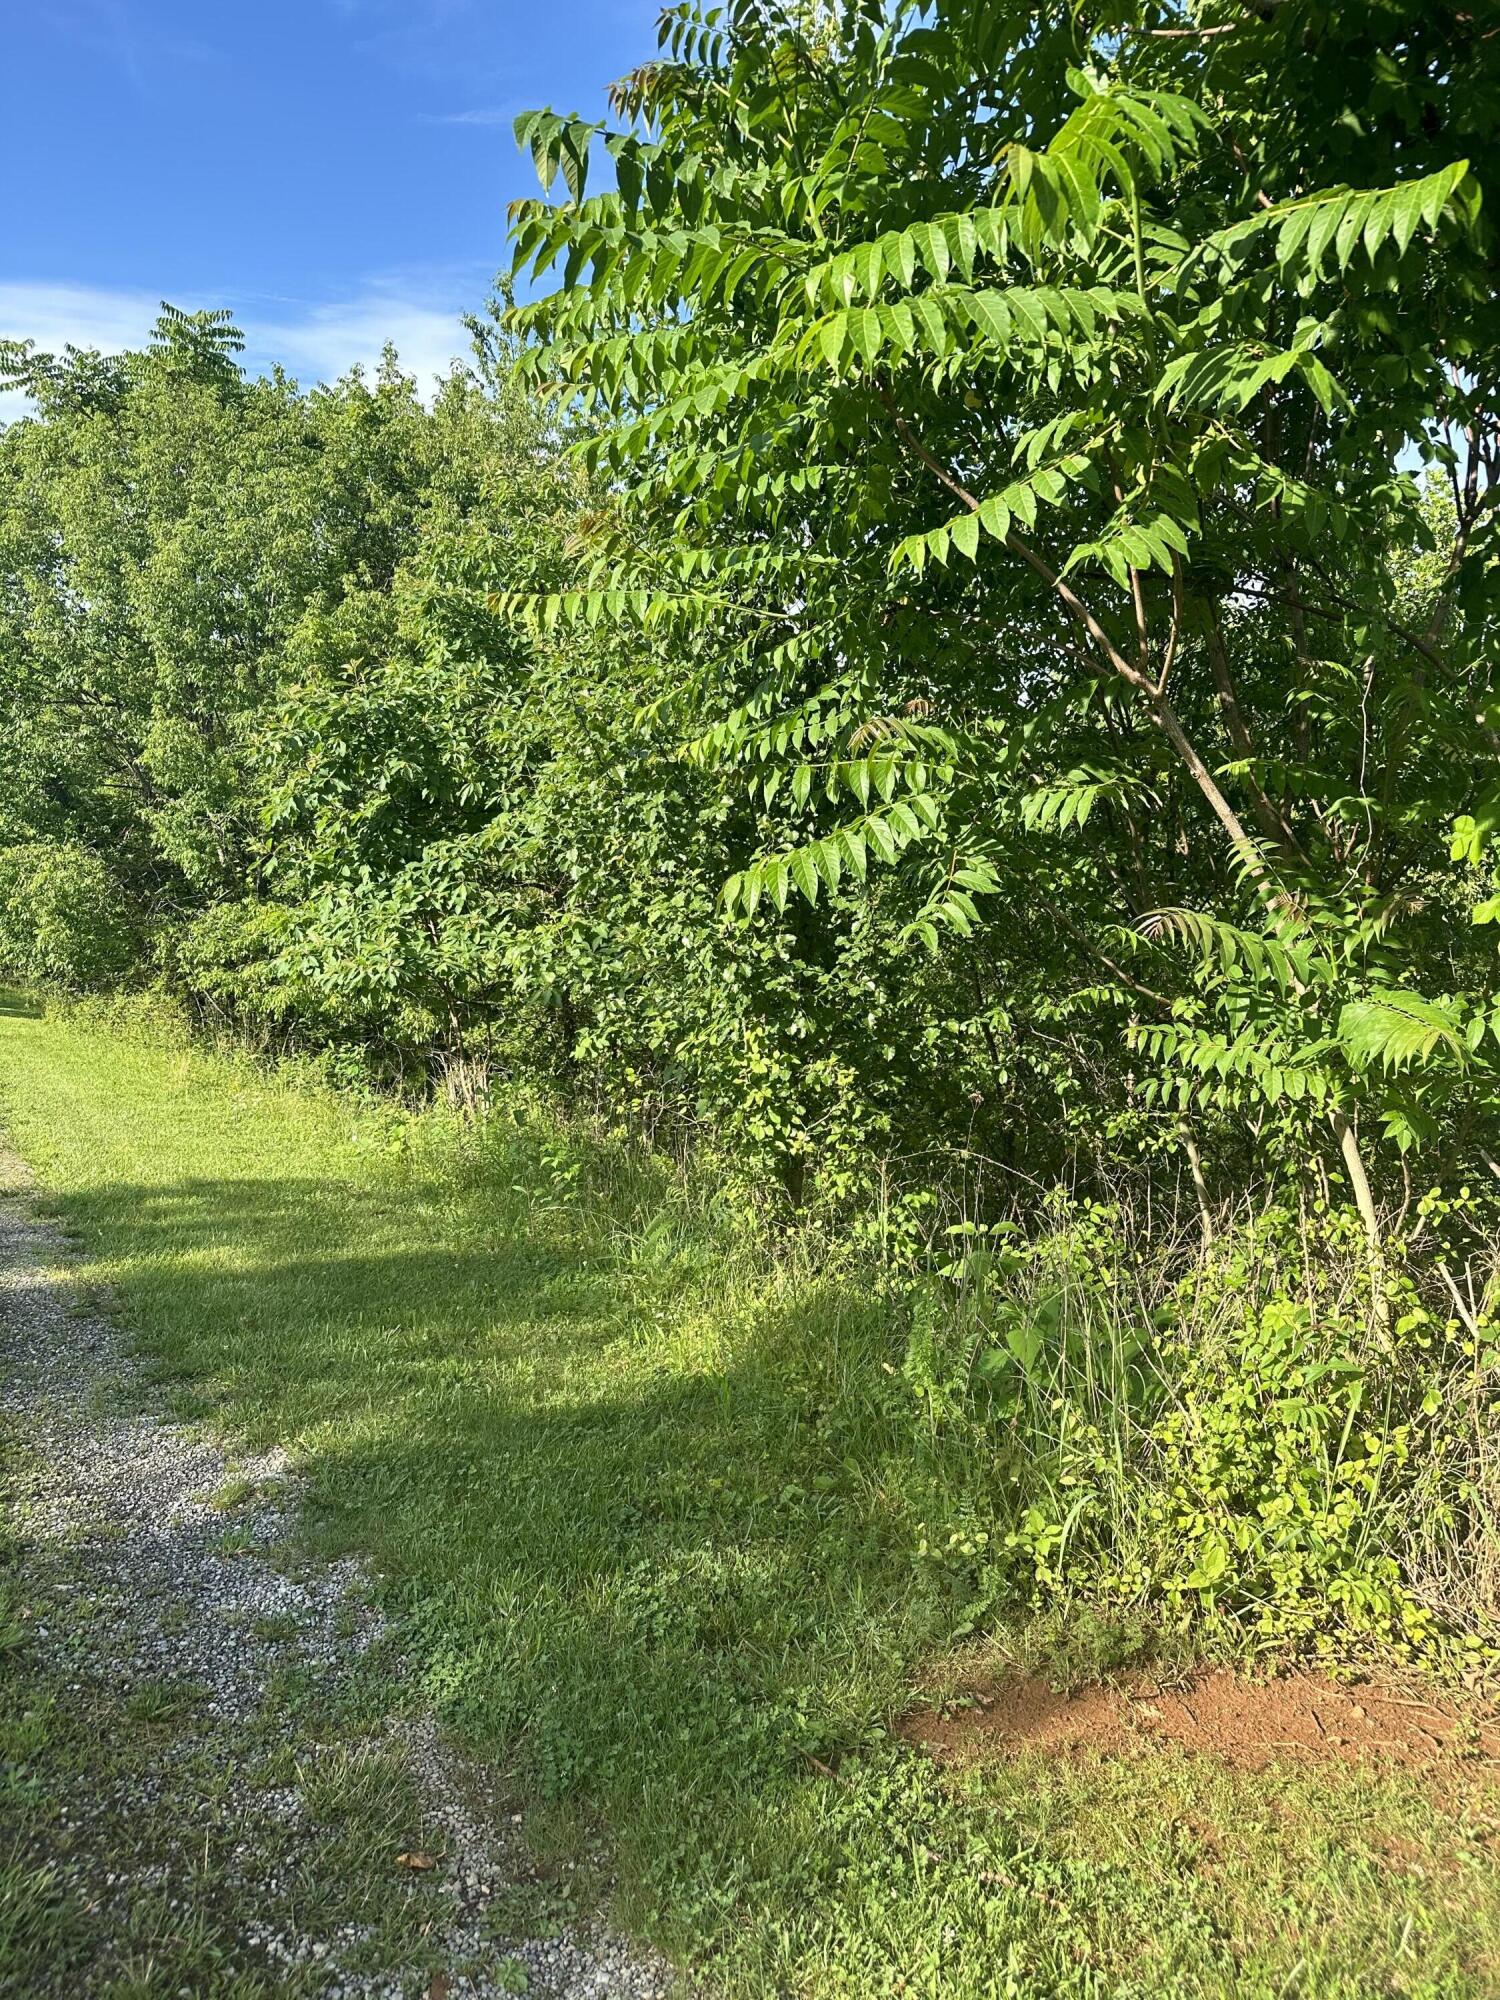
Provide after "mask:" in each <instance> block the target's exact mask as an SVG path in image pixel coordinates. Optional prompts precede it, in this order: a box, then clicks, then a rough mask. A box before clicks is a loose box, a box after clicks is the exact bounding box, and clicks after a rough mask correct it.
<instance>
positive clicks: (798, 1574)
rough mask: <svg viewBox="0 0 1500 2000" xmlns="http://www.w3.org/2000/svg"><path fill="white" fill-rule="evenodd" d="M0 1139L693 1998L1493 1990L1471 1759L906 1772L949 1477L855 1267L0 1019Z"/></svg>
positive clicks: (153, 1049) (1485, 1815)
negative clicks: (303, 1481) (598, 1841)
mask: <svg viewBox="0 0 1500 2000" xmlns="http://www.w3.org/2000/svg"><path fill="white" fill-rule="evenodd" d="M0 1112H3V1116H4V1118H5V1119H6V1121H7V1123H8V1125H9V1127H10V1129H11V1131H12V1133H13V1135H14V1137H15V1140H16V1142H17V1144H18V1145H19V1147H20V1148H21V1150H22V1151H23V1152H24V1153H25V1154H26V1155H27V1157H28V1158H29V1160H30V1161H31V1163H32V1165H33V1167H34V1169H35V1171H36V1174H37V1178H38V1180H39V1182H40V1183H41V1185H42V1187H43V1188H44V1189H45V1190H46V1191H47V1193H48V1196H49V1198H50V1200H51V1201H52V1202H53V1203H54V1204H55V1206H56V1209H57V1211H58V1213H59V1214H60V1216H61V1217H62V1218H63V1220H64V1222H65V1223H66V1225H67V1226H68V1227H69V1229H70V1230H71V1231H73V1232H74V1233H75V1235H76V1236H77V1238H78V1241H79V1245H80V1250H81V1253H82V1258H83V1264H82V1275H83V1277H84V1280H85V1282H87V1283H91V1284H96V1285H98V1286H99V1287H100V1288H101V1289H102V1288H108V1290H109V1292H110V1293H111V1294H112V1296H113V1298H114V1299H115V1300H116V1301H117V1302H118V1306H119V1309H120V1310H121V1312H122V1313H123V1314H124V1315H125V1317H126V1319H127V1321H128V1322H129V1324H130V1325H131V1326H132V1327H133V1328H135V1329H137V1330H138V1331H139V1334H140V1337H141V1340H142V1342H143V1344H144V1346H145V1348H146V1350H147V1351H148V1352H149V1354H151V1355H152V1356H153V1357H154V1358H155V1360H156V1362H157V1365H158V1366H159V1368H160V1370H161V1372H162V1374H163V1376H164V1377H165V1378H168V1379H169V1380H170V1381H171V1383H172V1385H173V1391H172V1393H173V1397H174V1401H175V1403H176V1405H177V1406H178V1407H179V1408H180V1409H181V1411H182V1412H183V1413H184V1414H192V1415H201V1416H204V1417H206V1418H210V1419H211V1420H213V1421H215V1422H217V1423H220V1424H222V1425H224V1426H225V1427H226V1428H228V1429H229V1430H230V1431H231V1432H232V1433H233V1434H234V1435H235V1436H236V1437H238V1438H241V1439H243V1440H244V1441H245V1442H246V1443H247V1444H252V1445H253V1444H269V1443H272V1442H280V1443H284V1444H286V1445H287V1446H288V1447H290V1448H291V1449H292V1451H293V1452H294V1453H295V1454H296V1456H297V1458H298V1459H299V1461H300V1462H301V1464H302V1465H303V1467H304V1468H305V1470H306V1473H307V1475H308V1478H309V1481H310V1485H311V1491H312V1494H313V1498H314V1503H315V1509H316V1513H315V1527H316V1533H317V1536H318V1539H319V1540H320V1541H321V1542H322V1543H323V1544H324V1545H325V1546H326V1547H328V1548H329V1549H336V1548H352V1549H358V1550H359V1551H361V1552H363V1553H366V1554H368V1555H369V1556H371V1557H372V1558H373V1560H374V1562H375V1563H376V1565H377V1566H378V1568H379V1570H380V1573H381V1575H382V1577H383V1578H384V1580H385V1581H384V1588H385V1590H386V1593H387V1597H388V1601H389V1604H390V1607H391V1608H392V1610H393V1611H394V1612H395V1614H396V1615H397V1616H398V1617H399V1618H400V1620H401V1622H402V1627H403V1637H404V1641H405V1644H406V1646H407V1649H408V1651H409V1653H410V1655H411V1657H412V1658H413V1659H414V1660H415V1661H417V1662H418V1663H419V1668H420V1674H421V1682H422V1686H421V1693H422V1694H423V1696H424V1698H426V1699H428V1700H430V1701H431V1702H432V1703H434V1704H435V1705H436V1707H437V1708H438V1710H439V1712H440V1713H441V1714H442V1715H443V1716H444V1718H445V1719H446V1720H447V1721H448V1722H449V1723H450V1725H451V1726H453V1727H454V1728H455V1729H456V1730H457V1731H458V1732H459V1733H460V1734H461V1735H462V1737H463V1738H464V1739H465V1740H466V1741H467V1742H468V1743H469V1744H470V1745H471V1746H473V1747H474V1748H476V1749H478V1750H480V1751H482V1752H484V1753H485V1754H487V1755H489V1756H491V1757H493V1758H495V1759H496V1760H498V1761H500V1762H501V1763H502V1764H503V1765H504V1766H505V1768H506V1770H507V1773H508V1774H509V1776H510V1778H511V1780H512V1782H514V1783H515V1784H516V1785H518V1786H519V1787H521V1788H523V1789H524V1791H525V1792H526V1793H528V1794H529V1795H530V1796H531V1797H533V1798H535V1799H538V1800H542V1801H546V1802H549V1803H550V1808H551V1810H550V1813H547V1814H544V1815H543V1820H544V1822H550V1829H551V1838H552V1840H553V1841H554V1842H555V1844H556V1846H557V1848H558V1850H559V1851H563V1850H565V1849H566V1848H567V1847H568V1846H570V1845H571V1844H572V1843H574V1842H575V1841H577V1840H578V1838H579V1835H580V1828H581V1825H582V1824H583V1823H584V1822H585V1821H589V1820H592V1819H593V1818H594V1817H595V1816H602V1818H603V1819H604V1820H605V1821H606V1822H607V1823H608V1825H609V1827H610V1830H611V1833H612V1836H613V1840H614V1845H615V1850H616V1853H617V1855H618V1860H619V1865H620V1874H621V1884H622V1886H621V1904H622V1908H621V1914H622V1916H623V1917H624V1918H625V1920H626V1921H627V1922H629V1923H632V1924H634V1925H635V1926H636V1927H638V1928H639V1929H641V1930H643V1931H645V1932H647V1933H648V1934H649V1935H651V1936H652V1937H653V1938H654V1939H656V1940H657V1941H658V1942H660V1943H662V1944H663V1945H664V1946H666V1948H668V1949H669V1950H673V1951H676V1952H678V1953H680V1954H682V1955H684V1956H686V1955H690V1954H691V1955H696V1956H706V1957H707V1958H709V1959H711V1960H712V1962H713V1964H714V1968H715V1971H716V1973H717V1975H718V1977H719V1978H721V1979H722V1981H723V1982H724V1984H725V1985H726V1987H727V1988H728V1989H729V1990H730V1991H731V1992H734V1993H743V1994H745V1995H764V1994H766V1993H768V1992H773V1991H777V1990H789V1991H796V1992H799V1993H805V1994H809V1995H818V1996H824V1995H827V1996H834V1995H846V1996H864V1995H873V1994H885V1993H903V1994H908V1995H930V1996H933V2000H936V1996H939V1995H941V1996H943V2000H968V1996H981V1995H983V1996H988V1995H992V1994H993V1995H1002V1994H1003V1995H1014V1996H1018V2000H1023V1996H1035V2000H1053V1996H1069V1995H1078V1996H1084V1995H1100V1994H1106V1993H1107V1994H1119V1995H1122V1996H1123V1995H1125V1994H1133V1993H1142V1994H1145V1993H1151V1994H1173V1995H1182V1996H1195V2000H1196V1996H1205V1997H1206V1996H1220V1995H1222V1996H1226V2000H1227V1996H1230V1995H1233V1996H1244V1995H1258V1994H1266V1995H1271V1994H1278V1995H1283V1994H1296V1993H1304V1994H1307V1995H1314V1994H1315V1995H1317V1996H1319V2000H1338V1996H1344V1995H1347V1996H1349V1997H1350V2000H1353V1996H1355V1995H1366V1994H1368V1993H1370V1992H1372V1991H1378V1992H1389V1993H1400V1994H1410V1995H1423V1996H1448V1995H1452V1996H1467V1995H1471V1994H1472V1995H1479V1994H1481V1993H1485V1992H1489V1991H1492V1990H1493V1986H1494V1982H1495V1979H1496V1976H1497V1971H1496V1969H1497V1966H1500V1894H1497V1890H1496V1882H1495V1873H1494V1870H1493V1868H1492V1866H1491V1864H1490V1861H1489V1858H1488V1855H1487V1852H1486V1845H1485V1843H1486V1840H1487V1838H1488V1836H1489V1834H1490V1833H1491V1832H1493V1829H1494V1825H1495V1821H1494V1817H1493V1815H1494V1813H1495V1811H1496V1809H1497V1802H1496V1799H1495V1796H1494V1794H1493V1793H1487V1792H1486V1790H1485V1787H1484V1785H1483V1783H1482V1782H1481V1781H1480V1779H1479V1778H1478V1777H1476V1776H1474V1775H1473V1774H1472V1773H1466V1774H1465V1775H1464V1777H1463V1781H1462V1782H1458V1781H1456V1780H1455V1782H1453V1783H1452V1784H1450V1785H1447V1786H1436V1787H1435V1786H1434V1785H1433V1784H1432V1783H1430V1782H1423V1781H1419V1780H1417V1779H1415V1778H1412V1777H1409V1776H1404V1775H1402V1774H1400V1773H1393V1772H1381V1771H1378V1770H1375V1769H1366V1768H1359V1769H1352V1770H1345V1769H1338V1770H1328V1769H1323V1770H1291V1769H1273V1770H1271V1771H1269V1772H1263V1773H1259V1774H1251V1773H1236V1772H1232V1771H1229V1770H1226V1769H1224V1768H1222V1767H1220V1766H1218V1765H1216V1764H1214V1763H1212V1762H1210V1761H1209V1760H1207V1759H1202V1758H1196V1757H1193V1756H1191V1755H1188V1754H1185V1753H1181V1752H1176V1751H1171V1750H1161V1751H1151V1752H1149V1753H1148V1752H1144V1751H1143V1752H1142V1754H1140V1755H1139V1756H1131V1757H1124V1758H1114V1759H1110V1760H1103V1759H1093V1760H1090V1759H1084V1760H1081V1761H1079V1760H1051V1761H1048V1760H1044V1759H1041V1758H1038V1757H1032V1758H1022V1759H1016V1760H1002V1761H991V1762H988V1763H985V1764H983V1765H980V1766H976V1767H974V1768H972V1769H969V1770H967V1771H959V1770H942V1769H940V1768H938V1767H937V1766H936V1765H934V1764H933V1762H932V1761H931V1760H930V1759H929V1758H928V1757H927V1756H926V1755H924V1754H923V1753H922V1752H921V1751H920V1750H919V1749H917V1748H914V1747H912V1746H911V1745H908V1744H907V1743H905V1742H903V1741H902V1740H901V1739H900V1738H899V1737H898V1736H896V1734H895V1733H894V1732H893V1729H892V1721H893V1718H894V1717H895V1716H896V1715H897V1714H898V1713H899V1712H900V1710H901V1709H902V1708H903V1706H904V1705H905V1704H906V1703H907V1702H908V1701H909V1700H910V1697H911V1689H912V1686H913V1683H914V1677H915V1676H918V1675H919V1674H920V1673H921V1671H922V1669H923V1666H924V1663H927V1662H930V1661H931V1660H932V1659H933V1658H934V1657H935V1656H938V1655H940V1654H941V1653H942V1651H943V1649H944V1648H945V1647H946V1646H947V1645H948V1644H949V1643H950V1642H951V1639H952V1637H953V1635H954V1633H955V1631H956V1630H958V1629H960V1628H961V1627H962V1625H963V1624H964V1623H965V1613H966V1609H967V1607H966V1606H965V1604H964V1603H963V1601H962V1597H961V1593H959V1594H956V1593H955V1590H954V1587H953V1585H952V1583H951V1581H950V1580H949V1577H948V1573H947V1572H946V1571H945V1570H944V1569H943V1568H942V1567H941V1566H932V1565H924V1564H921V1563H918V1562H917V1561H915V1560H914V1553H913V1552H914V1551H915V1550H916V1549H918V1548H919V1546H920V1545H921V1542H922V1539H923V1530H924V1526H925V1525H926V1524H927V1523H928V1522H934V1521H945V1520H948V1519H951V1518H952V1515H953V1513H954V1510H955V1506H956V1505H957V1504H967V1502H968V1500H969V1499H970V1498H972V1495H973V1493H974V1492H975V1490H976V1484H975V1483H976V1481H978V1480H980V1479H982V1478H983V1477H984V1476H985V1472H984V1468H983V1467H981V1466H976V1465H975V1464H974V1463H972V1462H967V1461H966V1462H963V1463H955V1462H954V1460H953V1459H952V1457H951V1456H950V1455H948V1453H947V1451H946V1450H945V1447H944V1445H943V1443H942V1441H941V1440H940V1439H939V1438H938V1437H936V1436H935V1435H934V1434H933V1433H932V1432H930V1431H924V1430H923V1428H922V1426H920V1425H919V1424H916V1423H913V1422H911V1421H910V1420H909V1419H906V1420H903V1417H902V1415H901V1411H900V1407H899V1405H898V1404H897V1403H896V1402H895V1401H893V1399H892V1398H891V1397H890V1396H889V1395H887V1394H885V1393H883V1392H882V1387H881V1385H882V1383H883V1382H884V1381H886V1380H888V1379H889V1378H888V1370H889V1369H890V1368H891V1367H893V1366H895V1365H896V1364H897V1362H898V1361H899V1358H900V1357H899V1353H898V1352H897V1341H896V1333H895V1330H894V1329H893V1327H892V1325H891V1323H890V1320H889V1318H888V1315H887V1314H886V1312H885V1311H884V1309H883V1308H882V1307H881V1306H880V1304H879V1303H878V1302H877V1301H874V1300H872V1299H871V1298H869V1297H868V1296H865V1295H864V1294H863V1293H862V1292H861V1290H860V1289H859V1287H857V1286H855V1285H851V1284H846V1285H838V1284H833V1283H829V1282H826V1281H824V1282H818V1281H814V1280H812V1279H808V1278H803V1277H798V1276H797V1275H796V1274H795V1273H792V1272H789V1271H785V1270H783V1271H780V1272H778V1271H775V1270H772V1269H769V1268H767V1267H766V1266H765V1265H764V1264H762V1263H760V1262H758V1261H757V1260H755V1259H753V1258H752V1257H750V1256H749V1255H748V1254H738V1253H736V1251H735V1249H734V1247H733V1245H732V1244H731V1243H728V1242H726V1241H725V1240H724V1239H723V1237H722V1235H721V1234H720V1233H718V1232H715V1231H713V1230H711V1229H709V1228H707V1227H695V1226H694V1225H693V1223H692V1222H691V1220H690V1219H688V1218H686V1217H685V1216H684V1214H683V1212H682V1210H681V1208H680V1206H679V1205H677V1204H676V1203H675V1202H674V1201H673V1200H672V1199H671V1198H670V1196H669V1192H668V1191H667V1190H664V1189H662V1188H659V1187H655V1186H654V1185H652V1184H651V1183H650V1182H649V1181H647V1180H642V1179H640V1178H639V1177H637V1178H634V1179H632V1178H630V1177H628V1176H622V1177H619V1178H617V1179H616V1180H614V1181H613V1182H610V1183H608V1184H606V1183H605V1182H604V1181H603V1179H602V1178H601V1177H599V1176H597V1175H593V1174H591V1172H590V1170H589V1167H588V1163H587V1162H583V1163H580V1161H579V1160H578V1159H577V1158H576V1157H574V1156H572V1155H570V1154H569V1153H568V1152H567V1151H566V1149H564V1148H563V1147H561V1146H560V1145H559V1144H558V1142H557V1141H556V1139H555V1138H554V1137H552V1136H549V1135H548V1134H546V1133H545V1132H541V1131H538V1132H532V1133H528V1132H527V1131H525V1130H523V1129H516V1128H512V1127H509V1126H506V1127H502V1126H501V1125H500V1123H499V1122H498V1121H497V1122H496V1123H495V1124H494V1125H493V1126H492V1127H491V1128H490V1129H489V1131H488V1132H487V1133H486V1134H485V1136H484V1137H483V1138H482V1139H475V1138H474V1137H472V1136H469V1137H465V1136H464V1135H463V1134H461V1133H459V1132H457V1131H455V1130H454V1129H453V1128H451V1127H448V1126H446V1125H444V1124H443V1123H442V1122H441V1121H440V1120H437V1119H417V1120H413V1119H408V1118H405V1117H402V1116H400V1115H399V1114H397V1113H395V1112H393V1111H390V1110H382V1109H372V1110H368V1111H366V1110H360V1109H358V1108H356V1107H353V1106H351V1105H350V1104H348V1103H345V1102H341V1101H338V1100H334V1099H331V1098H329V1097H326V1096H323V1095H320V1094H318V1093H315V1092H303V1091H299V1090H298V1089H296V1088H294V1087H293V1086H292V1085H291V1084H290V1083H288V1082H285V1081H278V1080H275V1079H268V1078H266V1077H264V1076H262V1075H260V1074H258V1073H257V1072H255V1071H253V1070H252V1069H250V1068H248V1067H245V1066H241V1065H239V1064H234V1063H229V1062H225V1061H222V1060H220V1059H218V1058H216V1057H213V1056H211V1055H208V1054H206V1053H204V1052H201V1051H197V1050H193V1049H190V1048H186V1047H171V1048H167V1047H161V1046H151V1045H149V1044H147V1043H144V1042H141V1041H136V1040H133V1039H130V1038H126V1037H121V1036H117V1035H112V1034H108V1033H104V1032H100V1031H99V1030H97V1029H94V1028H90V1027H87V1026H85V1025H83V1024H80V1023H77V1022H70V1021H69V1020H68V1019H66V1018H61V1019H37V1018H34V1017H32V1016H29V1015H28V1014H26V1013H25V1012H24V1011H22V1010H19V1009H18V1010H16V1011H13V1012H9V1013H7V1014H5V1015H3V1016H0ZM993 1476H994V1477H995V1478H996V1479H999V1478H1000V1477H1001V1476H1002V1475H1001V1470H1000V1469H999V1468H997V1469H996V1470H995V1472H994V1474H993Z"/></svg>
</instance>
